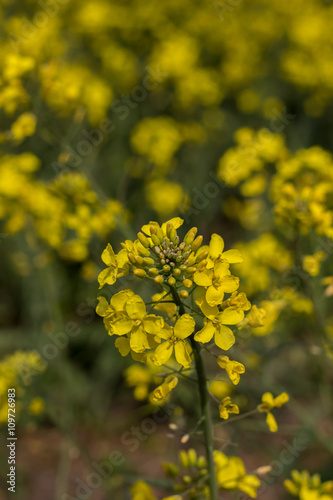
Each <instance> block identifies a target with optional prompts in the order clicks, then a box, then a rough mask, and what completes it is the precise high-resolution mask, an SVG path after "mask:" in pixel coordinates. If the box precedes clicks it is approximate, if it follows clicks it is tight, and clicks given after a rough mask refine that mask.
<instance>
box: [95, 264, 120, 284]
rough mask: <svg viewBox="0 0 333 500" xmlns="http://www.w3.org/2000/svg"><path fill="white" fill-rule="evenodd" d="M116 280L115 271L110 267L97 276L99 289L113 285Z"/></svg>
mask: <svg viewBox="0 0 333 500" xmlns="http://www.w3.org/2000/svg"><path fill="white" fill-rule="evenodd" d="M116 279H117V270H116V269H115V268H112V267H107V268H106V269H103V271H101V272H100V273H99V275H98V283H99V288H103V286H104V285H105V284H107V285H113V284H114V283H115V282H116Z"/></svg>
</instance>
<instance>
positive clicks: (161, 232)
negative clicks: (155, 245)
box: [156, 227, 164, 242]
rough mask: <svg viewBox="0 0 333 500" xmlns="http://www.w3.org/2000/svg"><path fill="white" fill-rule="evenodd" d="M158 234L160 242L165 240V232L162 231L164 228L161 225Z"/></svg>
mask: <svg viewBox="0 0 333 500" xmlns="http://www.w3.org/2000/svg"><path fill="white" fill-rule="evenodd" d="M156 236H157V238H158V239H159V240H160V242H162V241H163V238H164V234H163V231H162V229H161V228H160V227H159V228H158V229H157V231H156Z"/></svg>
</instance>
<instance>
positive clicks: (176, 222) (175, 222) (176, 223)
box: [161, 217, 184, 234]
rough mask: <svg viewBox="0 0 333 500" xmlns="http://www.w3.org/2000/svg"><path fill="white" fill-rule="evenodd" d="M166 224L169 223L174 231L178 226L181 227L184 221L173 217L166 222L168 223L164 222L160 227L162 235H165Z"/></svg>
mask: <svg viewBox="0 0 333 500" xmlns="http://www.w3.org/2000/svg"><path fill="white" fill-rule="evenodd" d="M168 222H171V224H172V225H173V227H174V228H175V229H178V228H179V227H180V226H182V225H183V223H184V220H183V219H181V218H180V217H173V218H172V219H170V220H168V221H166V222H164V223H163V224H162V226H161V227H162V231H163V233H164V234H166V226H167V223H168Z"/></svg>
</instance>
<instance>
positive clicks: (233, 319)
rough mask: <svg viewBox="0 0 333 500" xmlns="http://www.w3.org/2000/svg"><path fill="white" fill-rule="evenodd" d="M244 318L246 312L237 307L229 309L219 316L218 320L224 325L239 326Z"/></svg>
mask: <svg viewBox="0 0 333 500" xmlns="http://www.w3.org/2000/svg"><path fill="white" fill-rule="evenodd" d="M243 318H244V311H243V310H242V309H236V308H235V307H227V308H226V309H225V310H224V311H222V312H221V313H220V314H219V315H218V316H217V320H218V322H219V323H222V324H223V325H237V323H239V322H240V321H242V319H243Z"/></svg>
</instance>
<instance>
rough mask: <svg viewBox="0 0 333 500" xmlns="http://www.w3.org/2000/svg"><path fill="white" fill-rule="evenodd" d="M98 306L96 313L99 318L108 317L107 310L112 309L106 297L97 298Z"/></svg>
mask: <svg viewBox="0 0 333 500" xmlns="http://www.w3.org/2000/svg"><path fill="white" fill-rule="evenodd" d="M97 300H98V304H97V307H96V312H97V314H98V315H99V316H102V317H103V316H106V315H107V310H108V308H109V307H110V304H109V303H108V301H107V300H106V298H105V297H102V296H101V297H97Z"/></svg>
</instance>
